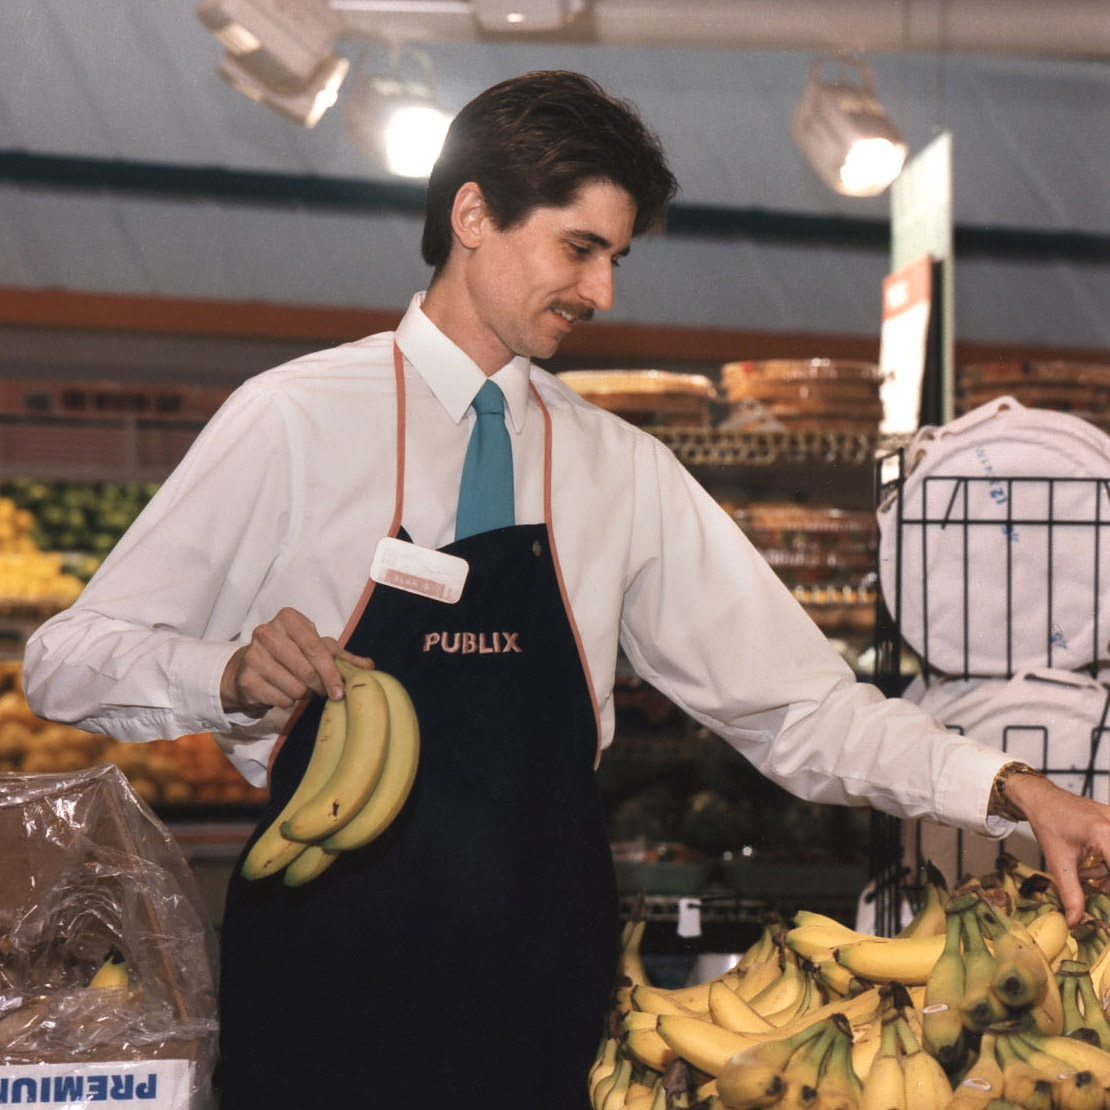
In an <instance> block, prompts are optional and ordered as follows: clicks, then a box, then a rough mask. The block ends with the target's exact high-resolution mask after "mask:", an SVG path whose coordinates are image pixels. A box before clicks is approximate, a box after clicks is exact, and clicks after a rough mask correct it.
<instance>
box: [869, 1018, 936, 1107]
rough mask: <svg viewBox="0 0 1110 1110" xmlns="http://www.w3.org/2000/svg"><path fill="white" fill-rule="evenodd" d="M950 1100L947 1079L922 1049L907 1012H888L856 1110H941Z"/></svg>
mask: <svg viewBox="0 0 1110 1110" xmlns="http://www.w3.org/2000/svg"><path fill="white" fill-rule="evenodd" d="M951 1097H952V1087H951V1084H950V1083H949V1081H948V1076H947V1075H946V1074H945V1072H944V1069H943V1068H942V1067H941V1066H940V1063H939V1062H938V1061H937V1059H936V1057H934V1056H933V1055H931V1054H930V1053H929V1052H928V1051H926V1049H925V1048H924V1047H923V1046H922V1044H921V1041H920V1039H919V1037H918V1035H917V1034H916V1033H915V1032H914V1029H913V1023H912V1022H911V1020H910V1018H909V1016H908V1014H907V1012H906V1011H905V1010H904V1009H902V1008H900V1007H894V1008H892V1009H891V1010H889V1011H888V1012H887V1013H885V1014H884V1015H883V1019H882V1037H881V1042H880V1047H879V1051H878V1054H877V1055H876V1056H875V1059H874V1061H873V1062H872V1064H871V1067H870V1069H869V1071H868V1072H867V1074H866V1076H865V1077H864V1079H863V1094H862V1097H861V1099H860V1110H932V1108H934V1107H936V1108H941V1110H943V1108H944V1107H945V1106H946V1105H947V1104H948V1101H949V1099H950V1098H951Z"/></svg>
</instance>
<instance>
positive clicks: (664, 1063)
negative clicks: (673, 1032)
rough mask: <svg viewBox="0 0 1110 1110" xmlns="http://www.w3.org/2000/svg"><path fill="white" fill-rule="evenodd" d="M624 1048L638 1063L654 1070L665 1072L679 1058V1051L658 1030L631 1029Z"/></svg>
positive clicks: (653, 1028)
mask: <svg viewBox="0 0 1110 1110" xmlns="http://www.w3.org/2000/svg"><path fill="white" fill-rule="evenodd" d="M624 1050H625V1052H627V1053H628V1055H629V1056H631V1057H632V1058H633V1059H634V1060H636V1061H637V1062H638V1063H640V1064H643V1065H644V1066H645V1067H648V1068H651V1069H652V1070H653V1071H658V1072H664V1071H666V1070H667V1068H669V1067H670V1066H671V1064H673V1063H674V1062H675V1060H676V1059H677V1058H678V1053H677V1052H675V1050H674V1049H673V1048H671V1046H670V1045H669V1044H667V1042H666V1041H665V1040H663V1038H662V1037H661V1036H659V1033H658V1032H657V1031H656V1029H655V1027H654V1026H653V1027H652V1028H651V1029H630V1030H629V1031H628V1035H627V1036H626V1037H625V1041H624Z"/></svg>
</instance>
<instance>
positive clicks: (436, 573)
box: [370, 536, 470, 605]
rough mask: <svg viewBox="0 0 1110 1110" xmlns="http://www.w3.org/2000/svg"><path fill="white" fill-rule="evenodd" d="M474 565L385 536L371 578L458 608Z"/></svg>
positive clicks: (371, 568) (377, 552)
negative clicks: (457, 602)
mask: <svg viewBox="0 0 1110 1110" xmlns="http://www.w3.org/2000/svg"><path fill="white" fill-rule="evenodd" d="M469 571H470V564H469V563H467V561H466V560H465V559H460V558H459V557H458V556H457V555H448V554H446V553H445V552H443V551H433V550H431V548H427V547H420V546H418V545H417V544H415V543H405V541H404V540H397V539H394V538H393V537H392V536H385V537H383V538H382V539H381V540H380V541H379V542H378V548H377V550H376V551H375V552H374V561H373V563H371V564H370V577H371V578H372V579H373V580H374V581H375V582H377V583H379V584H380V585H382V586H393V587H394V588H395V589H398V590H405V591H406V592H408V593H410V594H418V595H419V596H420V597H430V598H434V599H435V600H436V601H442V602H444V603H446V604H447V605H454V604H455V602H456V601H458V600H459V598H460V597H462V592H463V585H464V584H465V583H466V576H467V574H468V572H469Z"/></svg>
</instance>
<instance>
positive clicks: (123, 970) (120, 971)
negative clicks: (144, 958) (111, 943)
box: [89, 948, 131, 991]
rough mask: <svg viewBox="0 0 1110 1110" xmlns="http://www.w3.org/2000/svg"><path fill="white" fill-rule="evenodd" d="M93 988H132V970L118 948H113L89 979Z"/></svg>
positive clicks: (124, 989)
mask: <svg viewBox="0 0 1110 1110" xmlns="http://www.w3.org/2000/svg"><path fill="white" fill-rule="evenodd" d="M89 986H90V987H91V988H92V989H93V990H106V991H129V990H130V989H131V972H130V971H129V970H128V967H127V960H126V959H125V958H124V955H123V953H122V952H121V951H120V950H119V949H118V948H112V949H111V951H110V952H109V953H108V955H107V956H105V957H104V962H103V963H102V964H101V965H100V967H98V968H97V970H96V974H95V975H93V977H92V979H90V980H89Z"/></svg>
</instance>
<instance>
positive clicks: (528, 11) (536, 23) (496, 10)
mask: <svg viewBox="0 0 1110 1110" xmlns="http://www.w3.org/2000/svg"><path fill="white" fill-rule="evenodd" d="M585 8H586V0H472V10H473V14H474V20H475V22H476V23H477V25H478V27H479V29H480V30H483V31H493V32H497V31H508V32H514V31H516V32H520V31H526V32H529V33H535V32H548V31H561V30H562V29H563V28H565V27H568V26H569V25H570V24H572V23H573V22H574V21H575V20H576V19H578V17H579V16H581V15H582V13H583V12H584V11H585Z"/></svg>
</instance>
